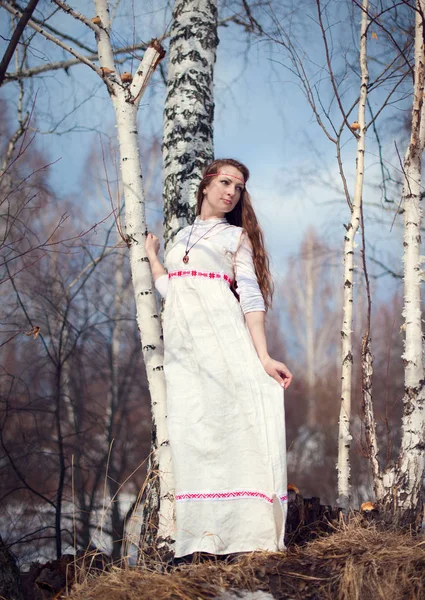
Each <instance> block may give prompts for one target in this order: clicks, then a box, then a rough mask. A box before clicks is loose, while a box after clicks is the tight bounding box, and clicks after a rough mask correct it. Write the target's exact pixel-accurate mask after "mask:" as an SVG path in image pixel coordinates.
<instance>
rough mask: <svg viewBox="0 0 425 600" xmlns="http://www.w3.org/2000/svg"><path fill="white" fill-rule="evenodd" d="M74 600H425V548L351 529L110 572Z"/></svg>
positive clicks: (83, 585)
mask: <svg viewBox="0 0 425 600" xmlns="http://www.w3.org/2000/svg"><path fill="white" fill-rule="evenodd" d="M83 579H84V580H83V581H81V582H80V583H77V584H75V585H74V587H73V590H72V592H71V594H70V596H68V598H70V599H71V600H105V599H108V600H143V599H152V600H211V599H213V598H217V597H218V596H220V594H222V593H223V591H224V590H248V591H255V590H263V591H266V592H270V593H271V594H272V595H273V596H274V598H278V599H280V600H289V599H291V600H295V599H297V600H301V599H302V600H310V599H311V600H322V599H323V600H380V599H382V600H407V599H408V600H422V599H423V600H425V541H424V540H423V538H418V537H414V536H411V535H409V534H402V533H398V532H396V531H394V530H386V531H383V530H379V529H378V527H377V526H375V525H372V524H366V525H365V524H364V523H360V522H359V520H355V521H352V522H351V523H349V524H348V525H341V526H339V527H338V529H337V530H335V533H334V534H332V535H329V536H326V537H323V538H321V539H318V540H315V541H314V542H311V543H309V544H307V545H306V546H304V547H302V548H293V549H290V550H288V551H287V552H286V553H266V552H256V553H252V554H244V555H242V556H240V557H239V558H237V559H233V561H230V560H228V561H223V560H215V559H211V560H208V561H204V562H201V563H199V564H185V565H180V566H177V567H173V568H172V569H171V570H170V571H169V572H168V573H166V574H160V573H157V572H153V571H152V572H149V571H147V570H144V571H141V570H137V569H112V571H111V572H109V573H104V574H102V575H101V576H99V577H96V578H91V577H90V575H88V576H87V575H84V577H83Z"/></svg>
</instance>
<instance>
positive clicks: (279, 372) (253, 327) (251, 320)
mask: <svg viewBox="0 0 425 600" xmlns="http://www.w3.org/2000/svg"><path fill="white" fill-rule="evenodd" d="M245 321H246V324H247V325H248V329H249V332H250V334H251V338H252V341H253V343H254V348H255V350H256V352H257V354H258V358H259V359H260V361H261V364H262V365H263V367H264V370H265V371H266V373H268V375H270V377H273V379H276V381H277V382H278V383H280V385H281V386H282V387H283V388H284V389H285V390H286V389H287V388H288V387H289V386H290V385H291V381H292V374H291V372H290V370H289V369H288V367H287V366H286V365H285V364H284V363H283V362H279V361H278V360H274V359H273V358H271V356H269V353H268V352H267V342H266V331H265V313H264V312H263V311H254V312H248V313H246V314H245Z"/></svg>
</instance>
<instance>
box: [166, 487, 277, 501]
mask: <svg viewBox="0 0 425 600" xmlns="http://www.w3.org/2000/svg"><path fill="white" fill-rule="evenodd" d="M233 498H260V499H261V500H265V501H266V502H269V503H270V504H273V498H272V497H270V496H267V494H263V493H262V492H251V491H249V490H240V491H235V492H211V493H205V492H203V493H185V494H176V502H182V501H185V500H231V499H233ZM278 498H279V500H280V502H286V501H287V500H288V494H285V495H284V496H278Z"/></svg>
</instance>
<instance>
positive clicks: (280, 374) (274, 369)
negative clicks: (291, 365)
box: [261, 356, 292, 390]
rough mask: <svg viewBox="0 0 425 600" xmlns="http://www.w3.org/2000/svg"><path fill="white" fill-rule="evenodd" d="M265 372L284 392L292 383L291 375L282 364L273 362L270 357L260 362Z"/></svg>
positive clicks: (276, 361)
mask: <svg viewBox="0 0 425 600" xmlns="http://www.w3.org/2000/svg"><path fill="white" fill-rule="evenodd" d="M261 364H262V365H263V367H264V370H265V372H266V373H267V374H268V375H270V377H273V379H276V381H277V382H278V383H279V384H280V385H281V386H282V387H283V388H284V389H285V390H286V389H287V388H288V387H289V386H290V385H291V381H292V373H291V371H290V370H289V369H288V367H287V366H286V365H285V363H283V362H279V361H278V360H274V358H272V357H271V356H268V357H267V358H265V359H264V360H262V361H261Z"/></svg>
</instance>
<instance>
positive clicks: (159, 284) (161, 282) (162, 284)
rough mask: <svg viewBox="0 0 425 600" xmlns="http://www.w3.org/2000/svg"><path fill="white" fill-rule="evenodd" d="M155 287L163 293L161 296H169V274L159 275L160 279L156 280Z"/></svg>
mask: <svg viewBox="0 0 425 600" xmlns="http://www.w3.org/2000/svg"><path fill="white" fill-rule="evenodd" d="M155 287H156V289H157V290H158V292H159V293H160V294H161V296H162V297H163V298H166V297H167V291H168V275H167V274H166V275H161V277H158V279H157V280H156V281H155Z"/></svg>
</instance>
